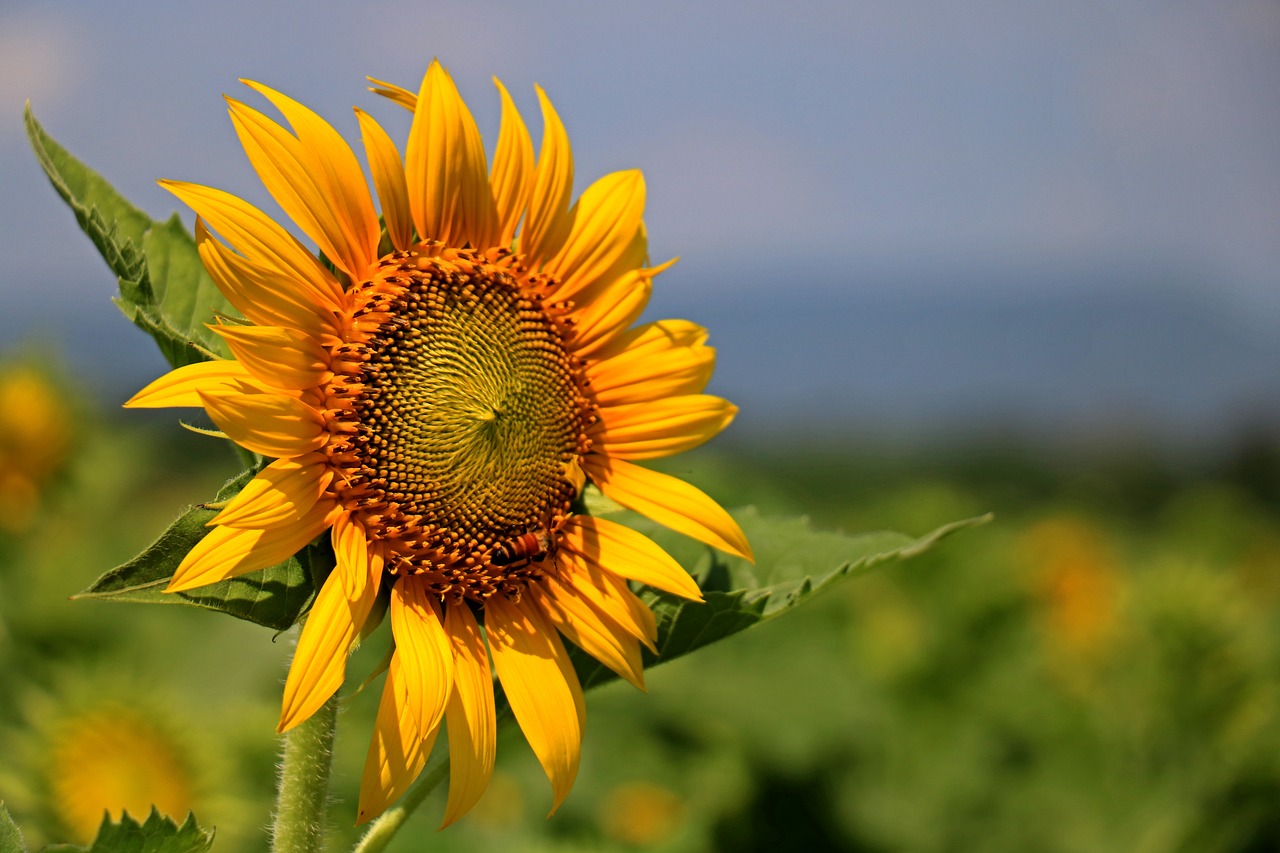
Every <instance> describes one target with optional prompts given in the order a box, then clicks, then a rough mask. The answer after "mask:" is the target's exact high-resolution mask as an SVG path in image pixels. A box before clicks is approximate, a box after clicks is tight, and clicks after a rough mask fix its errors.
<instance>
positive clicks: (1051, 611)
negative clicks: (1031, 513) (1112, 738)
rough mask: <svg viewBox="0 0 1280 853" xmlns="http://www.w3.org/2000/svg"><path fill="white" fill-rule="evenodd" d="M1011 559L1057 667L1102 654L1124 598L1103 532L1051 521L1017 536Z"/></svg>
mask: <svg viewBox="0 0 1280 853" xmlns="http://www.w3.org/2000/svg"><path fill="white" fill-rule="evenodd" d="M1014 558H1015V559H1016V560H1017V561H1018V562H1020V563H1021V565H1022V567H1023V570H1024V571H1025V572H1026V575H1027V582H1028V583H1029V584H1030V587H1031V589H1032V591H1033V593H1034V595H1035V596H1036V598H1037V600H1038V602H1039V608H1038V612H1039V614H1040V616H1041V620H1042V621H1041V626H1042V628H1043V631H1044V634H1045V637H1046V639H1047V640H1048V642H1049V646H1050V649H1051V650H1052V652H1053V654H1055V655H1056V656H1058V661H1059V662H1060V663H1062V664H1063V665H1065V666H1067V667H1071V666H1073V665H1074V664H1077V663H1087V662H1090V661H1093V660H1095V659H1096V658H1097V657H1098V656H1100V655H1101V654H1102V653H1104V652H1105V651H1106V649H1107V648H1108V645H1109V642H1110V641H1111V640H1112V639H1113V638H1114V636H1115V631H1116V628H1117V627H1118V623H1119V616H1120V608H1121V605H1122V596H1123V592H1124V582H1123V577H1122V575H1121V572H1120V568H1119V566H1118V564H1117V561H1116V557H1115V555H1114V554H1113V553H1112V547H1111V544H1110V542H1109V539H1108V537H1107V535H1106V532H1105V531H1104V530H1102V529H1101V528H1100V527H1098V525H1096V524H1095V523H1093V522H1091V521H1088V520H1086V519H1083V518H1079V517H1075V516H1070V515H1062V516H1051V517H1049V518H1045V519H1041V520H1040V521H1038V522H1036V523H1034V524H1032V525H1031V526H1030V527H1028V528H1027V529H1026V530H1025V531H1023V532H1022V534H1021V535H1020V538H1019V541H1018V542H1017V543H1016V544H1015V546H1014Z"/></svg>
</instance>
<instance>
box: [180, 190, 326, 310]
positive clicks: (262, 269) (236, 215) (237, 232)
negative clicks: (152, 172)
mask: <svg viewBox="0 0 1280 853" xmlns="http://www.w3.org/2000/svg"><path fill="white" fill-rule="evenodd" d="M159 183H160V186H162V187H164V188H165V189H167V190H168V191H169V192H171V193H173V194H174V195H176V196H177V197H178V198H180V199H182V201H183V202H184V203H185V204H186V205H187V206H188V207H190V208H191V209H192V210H194V211H195V212H196V214H197V215H198V216H199V217H200V218H201V219H202V220H204V221H205V222H206V223H208V225H209V226H210V227H212V228H213V230H215V231H217V232H218V233H219V234H221V235H222V237H223V239H225V240H226V241H227V242H228V243H230V244H231V246H232V248H234V249H235V250H236V251H237V252H239V253H240V254H241V255H242V256H243V257H244V260H246V261H248V262H249V264H250V265H251V266H252V267H254V268H255V269H256V270H258V271H259V273H260V275H262V276H266V277H275V278H278V279H280V281H279V283H278V284H277V286H278V287H285V286H287V287H293V288H295V289H298V290H303V291H309V292H310V295H311V297H312V301H313V302H315V304H317V305H320V306H322V307H329V308H331V307H334V306H337V305H340V304H341V303H342V299H343V296H342V285H340V284H338V281H337V279H335V278H334V277H333V274H332V273H330V272H329V271H328V270H327V269H325V268H324V267H323V266H322V265H321V264H320V262H319V261H318V260H316V257H315V255H313V254H311V252H309V251H307V249H306V248H305V247H304V246H303V245H302V244H301V243H299V242H298V240H297V239H296V238H294V236H293V235H291V234H290V233H289V232H288V231H285V230H284V229H283V228H281V227H280V226H279V225H277V224H276V223H275V222H274V221H273V220H272V219H271V217H269V216H267V215H266V214H265V213H263V212H262V211H260V210H258V209H257V208H256V207H254V206H253V205H251V204H249V203H248V202H246V201H243V200H241V199H239V198H236V197H235V196H233V195H231V193H227V192H223V191H222V190H216V189H214V188H212V187H202V186H200V185H199V184H188V183H183V182H181V181H160V182H159ZM197 242H199V241H197ZM201 258H202V259H203V258H204V255H203V253H202V254H201ZM205 263H206V265H207V264H208V261H207V260H206V261H205ZM210 272H212V270H210ZM214 280H215V282H216V281H217V278H216V276H215V279H214ZM224 293H225V291H224ZM225 295H226V296H227V298H228V299H231V294H230V293H225ZM234 304H235V306H236V307H237V308H239V309H240V311H242V312H243V313H244V315H245V316H246V317H248V318H249V319H250V320H254V322H258V321H257V320H256V319H254V317H253V315H251V314H250V313H249V312H248V311H246V310H245V306H243V305H241V304H239V303H234ZM263 325H268V326H271V325H282V324H281V323H274V322H267V323H264V324H263Z"/></svg>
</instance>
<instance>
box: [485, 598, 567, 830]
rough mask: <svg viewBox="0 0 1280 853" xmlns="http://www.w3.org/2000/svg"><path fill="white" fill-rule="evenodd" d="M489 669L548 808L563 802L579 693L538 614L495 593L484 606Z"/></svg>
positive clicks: (550, 631)
mask: <svg viewBox="0 0 1280 853" xmlns="http://www.w3.org/2000/svg"><path fill="white" fill-rule="evenodd" d="M484 614H485V615H484V618H485V629H486V631H487V632H488V635H489V649H490V651H491V652H492V654H493V668H494V669H495V670H496V671H497V673H498V679H499V680H500V681H501V682H502V689H503V690H504V691H505V692H506V694H507V700H508V701H509V702H510V704H511V711H512V713H514V714H515V717H516V722H518V723H519V724H520V729H521V731H523V732H524V736H525V738H526V739H528V741H529V745H530V746H531V747H533V752H534V754H535V755H537V756H538V762H539V763H540V764H541V765H542V769H543V770H544V771H545V772H546V774H547V778H548V779H550V780H551V790H552V793H553V797H554V804H553V805H552V807H551V812H552V813H553V814H554V813H555V810H556V809H558V808H559V807H560V804H561V803H562V802H564V798H565V797H566V796H567V795H568V794H569V789H570V788H572V787H573V780H574V779H575V778H576V777H577V775H578V758H579V755H580V754H581V750H582V726H583V721H584V717H585V713H584V711H583V703H582V688H581V687H580V686H579V685H578V676H577V675H576V674H575V673H574V671H573V667H572V666H571V665H570V664H569V662H568V655H567V654H565V650H564V646H563V645H561V643H560V638H559V636H557V635H556V632H555V629H554V628H550V627H549V626H548V625H547V624H546V623H545V621H544V620H543V619H542V618H541V616H540V615H539V614H538V611H537V610H536V609H535V608H533V607H530V606H528V605H526V604H524V603H521V604H519V605H516V604H512V603H511V602H510V601H508V600H507V599H506V598H504V597H503V596H502V595H501V594H498V595H494V596H491V597H490V598H489V599H488V600H487V601H486V602H485V608H484Z"/></svg>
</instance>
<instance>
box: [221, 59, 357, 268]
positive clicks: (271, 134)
mask: <svg viewBox="0 0 1280 853" xmlns="http://www.w3.org/2000/svg"><path fill="white" fill-rule="evenodd" d="M241 82H243V83H244V84H245V85H247V86H249V87H250V88H251V89H253V90H254V91H256V92H258V93H259V94H261V95H263V96H264V97H266V98H267V100H269V101H271V103H272V104H274V105H275V107H276V109H278V110H280V112H281V114H283V115H284V117H285V119H286V120H287V121H288V122H289V124H290V125H291V126H292V128H293V131H294V133H295V134H297V135H296V136H294V135H293V134H290V133H288V132H287V131H286V130H285V129H284V128H282V127H280V125H278V124H276V123H275V122H273V121H271V120H270V119H268V118H267V117H266V116H264V115H262V114H261V113H258V112H257V111H256V110H253V109H251V108H250V107H247V106H245V105H243V104H240V103H238V102H236V101H234V100H233V99H231V98H228V99H227V101H228V103H229V104H231V113H232V119H233V121H234V122H235V124H236V131H237V133H239V134H240V139H241V142H242V143H243V144H244V147H245V151H246V152H247V153H248V154H249V160H250V161H251V162H252V163H253V165H254V168H255V169H256V170H257V172H258V175H259V176H260V177H261V178H262V182H263V184H265V185H266V187H267V189H268V190H270V191H271V194H272V196H273V197H274V198H275V199H276V201H278V202H279V203H280V206H281V207H282V208H284V210H285V212H286V213H288V214H289V216H290V217H291V218H292V219H293V221H294V222H296V223H298V227H300V228H302V230H303V231H305V232H306V233H307V235H308V236H309V237H311V239H313V240H315V241H316V243H317V244H318V245H319V246H320V250H321V251H322V252H324V254H325V257H327V258H328V259H329V260H330V261H332V262H333V264H334V265H335V266H336V267H338V268H339V269H341V270H343V271H345V272H346V273H347V274H348V275H350V276H351V277H352V278H354V279H356V280H359V279H361V278H363V277H364V276H365V275H366V274H367V272H368V270H369V268H370V266H371V265H372V264H373V262H374V261H375V260H377V257H378V239H379V236H380V233H381V227H380V226H379V225H378V215H377V213H376V212H375V211H374V209H373V200H372V199H370V198H369V187H368V184H367V183H366V182H365V177H364V172H363V171H362V170H361V168H360V163H359V161H357V160H356V156H355V154H354V153H352V151H351V147H350V146H349V145H347V143H346V140H344V139H343V138H342V135H341V134H339V133H338V132H337V131H336V130H334V129H333V128H332V127H331V126H330V125H329V123H328V122H326V121H325V120H324V119H322V118H320V116H318V115H316V114H315V113H314V112H313V111H311V110H310V109H308V108H307V107H304V106H303V105H302V104H300V103H298V102H297V101H295V100H293V99H292V98H289V97H287V96H285V95H282V94H281V93H279V92H277V91H275V90H274V89H271V88H269V87H267V86H263V85H262V84H261V83H255V82H253V81H250V80H242V81H241ZM246 137H247V138H246Z"/></svg>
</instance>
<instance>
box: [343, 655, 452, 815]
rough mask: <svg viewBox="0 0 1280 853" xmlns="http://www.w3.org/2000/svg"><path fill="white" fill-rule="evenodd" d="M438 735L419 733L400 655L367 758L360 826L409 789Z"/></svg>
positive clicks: (358, 811) (389, 673) (391, 669)
mask: <svg viewBox="0 0 1280 853" xmlns="http://www.w3.org/2000/svg"><path fill="white" fill-rule="evenodd" d="M439 732H440V729H439V728H438V727H437V728H436V729H434V730H433V731H430V732H426V733H425V734H424V733H421V732H419V731H418V727H417V723H416V717H415V716H414V715H413V714H411V713H409V696H408V693H407V691H406V689H405V686H404V676H403V673H402V672H401V669H400V660H399V656H398V655H397V656H396V657H394V658H392V659H391V666H390V667H389V668H388V669H387V683H386V684H385V685H384V686H383V688H382V701H381V703H379V705H378V719H377V722H375V723H374V726H373V739H372V740H371V741H370V742H369V753H368V755H367V756H366V757H365V762H364V776H363V778H362V779H361V782H360V805H359V806H358V807H357V809H356V825H357V826H358V825H360V824H362V823H366V822H368V821H371V820H373V819H374V818H375V817H377V816H378V815H380V814H382V813H383V812H384V811H386V810H387V806H389V805H391V804H392V803H394V802H395V801H396V800H397V799H399V798H400V795H401V794H403V793H404V792H405V791H406V790H408V788H409V786H410V785H411V784H413V780H414V779H416V778H418V774H419V773H421V772H422V766H423V765H424V764H426V763H427V758H428V757H430V755H431V748H432V747H433V746H435V742H436V735H437V734H439Z"/></svg>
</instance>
